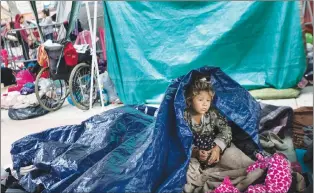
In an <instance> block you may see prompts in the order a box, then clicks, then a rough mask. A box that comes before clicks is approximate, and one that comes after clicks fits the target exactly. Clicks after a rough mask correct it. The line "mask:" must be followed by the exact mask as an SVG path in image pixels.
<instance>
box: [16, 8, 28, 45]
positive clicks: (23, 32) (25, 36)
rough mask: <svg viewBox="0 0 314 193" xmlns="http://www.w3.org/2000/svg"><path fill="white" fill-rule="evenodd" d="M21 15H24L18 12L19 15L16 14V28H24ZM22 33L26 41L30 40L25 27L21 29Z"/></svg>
mask: <svg viewBox="0 0 314 193" xmlns="http://www.w3.org/2000/svg"><path fill="white" fill-rule="evenodd" d="M21 17H22V15H20V14H17V15H16V16H15V23H14V28H15V29H21V28H22V26H21V24H20V19H21ZM20 34H21V36H22V38H23V40H24V41H26V42H28V38H27V37H28V35H27V32H26V30H25V29H24V30H20Z"/></svg>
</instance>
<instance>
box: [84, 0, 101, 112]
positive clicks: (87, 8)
mask: <svg viewBox="0 0 314 193" xmlns="http://www.w3.org/2000/svg"><path fill="white" fill-rule="evenodd" d="M85 7H86V12H87V21H88V25H89V30H90V32H91V33H92V24H91V18H90V13H89V6H88V2H85ZM92 51H93V50H92ZM94 60H95V58H94V55H92V67H91V68H92V70H91V83H90V85H91V86H90V93H89V109H92V107H93V87H94ZM100 94H101V93H100Z"/></svg>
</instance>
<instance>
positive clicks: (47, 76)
mask: <svg viewBox="0 0 314 193" xmlns="http://www.w3.org/2000/svg"><path fill="white" fill-rule="evenodd" d="M40 78H49V71H48V70H46V71H44V72H43V73H42V74H41V76H40Z"/></svg>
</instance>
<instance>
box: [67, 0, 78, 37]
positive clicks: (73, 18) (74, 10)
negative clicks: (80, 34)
mask: <svg viewBox="0 0 314 193" xmlns="http://www.w3.org/2000/svg"><path fill="white" fill-rule="evenodd" d="M80 7H81V2H80V1H72V7H71V12H70V16H69V27H68V29H67V35H66V39H69V37H70V34H71V33H72V30H73V28H74V24H75V21H76V20H77V15H78V12H79V10H80Z"/></svg>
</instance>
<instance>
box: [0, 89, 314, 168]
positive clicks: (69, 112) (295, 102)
mask: <svg viewBox="0 0 314 193" xmlns="http://www.w3.org/2000/svg"><path fill="white" fill-rule="evenodd" d="M261 102H264V103H267V104H273V105H277V106H290V107H292V108H294V109H295V108H298V107H301V106H313V87H306V88H305V89H303V90H302V92H301V95H300V96H299V97H298V98H296V99H281V100H263V101H261ZM118 106H119V105H109V106H106V107H105V108H104V109H102V108H101V107H100V106H97V107H94V108H93V109H92V110H90V111H81V110H79V109H77V108H76V107H73V106H71V105H69V104H65V105H64V106H63V107H62V109H60V110H58V111H56V112H52V113H49V114H47V115H45V116H42V117H38V118H35V119H30V120H24V121H15V120H11V119H10V118H9V117H8V111H7V110H1V166H3V167H4V168H6V167H7V166H11V156H10V149H11V144H12V143H13V142H14V141H16V140H18V139H20V138H23V137H24V136H26V135H29V134H33V133H37V132H40V131H43V130H46V129H49V128H53V127H58V126H63V125H69V124H79V123H81V122H82V121H84V120H86V119H88V118H89V117H91V116H93V115H96V114H99V113H101V112H103V111H106V110H109V109H112V108H116V107H118ZM154 106H156V105H154Z"/></svg>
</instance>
